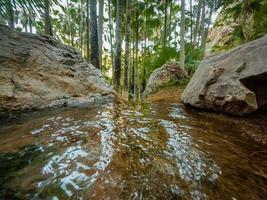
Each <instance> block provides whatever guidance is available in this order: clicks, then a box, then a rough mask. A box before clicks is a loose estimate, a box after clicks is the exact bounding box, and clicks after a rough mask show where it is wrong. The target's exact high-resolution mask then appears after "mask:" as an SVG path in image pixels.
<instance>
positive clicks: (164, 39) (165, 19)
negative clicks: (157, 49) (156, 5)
mask: <svg viewBox="0 0 267 200" xmlns="http://www.w3.org/2000/svg"><path fill="white" fill-rule="evenodd" d="M164 14H165V16H164V30H163V47H164V48H165V47H166V40H167V19H168V0H165V8H164Z"/></svg>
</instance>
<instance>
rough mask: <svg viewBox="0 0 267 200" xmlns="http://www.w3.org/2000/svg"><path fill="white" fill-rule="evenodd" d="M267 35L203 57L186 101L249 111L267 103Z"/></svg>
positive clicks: (240, 112) (242, 112)
mask: <svg viewBox="0 0 267 200" xmlns="http://www.w3.org/2000/svg"><path fill="white" fill-rule="evenodd" d="M266 63H267V35H266V36H264V37H262V38H260V39H257V40H255V41H253V42H250V43H247V44H245V45H242V46H239V47H237V48H235V49H232V50H231V51H228V52H226V53H223V54H220V55H217V56H213V57H210V58H207V59H205V60H203V61H202V62H201V64H200V66H199V67H198V69H197V70H196V72H195V74H194V75H193V77H192V79H191V81H190V82H189V84H188V85H187V87H186V89H185V90H184V92H183V94H182V101H183V102H184V103H185V104H190V105H192V106H195V107H198V108H204V109H210V110H215V111H222V112H225V113H230V114H234V115H245V114H249V113H252V112H254V111H256V110H257V109H258V108H260V107H263V106H265V105H266V104H267V64H266Z"/></svg>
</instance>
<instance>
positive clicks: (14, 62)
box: [0, 25, 115, 115]
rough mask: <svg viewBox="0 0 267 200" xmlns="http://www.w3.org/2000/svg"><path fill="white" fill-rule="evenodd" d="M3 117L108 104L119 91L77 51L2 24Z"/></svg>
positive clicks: (0, 110)
mask: <svg viewBox="0 0 267 200" xmlns="http://www.w3.org/2000/svg"><path fill="white" fill-rule="evenodd" d="M0 46H1V48H0V114H2V115H5V113H7V112H13V111H25V110H33V109H41V108H46V107H50V106H56V105H79V104H82V103H89V102H96V101H106V100H110V99H112V97H114V95H115V92H114V91H113V90H112V88H111V87H110V86H109V85H108V84H107V83H106V82H105V80H104V78H103V77H102V74H101V72H100V71H99V70H98V69H96V68H95V67H93V66H92V65H91V64H88V63H87V62H85V61H84V60H83V58H82V57H81V55H80V54H79V53H77V52H76V51H75V50H74V49H73V48H71V47H69V46H65V45H63V44H61V43H60V42H59V41H57V40H55V39H54V38H52V37H49V36H39V35H35V34H29V33H20V32H16V31H14V30H12V29H10V28H8V27H7V26H3V25H0Z"/></svg>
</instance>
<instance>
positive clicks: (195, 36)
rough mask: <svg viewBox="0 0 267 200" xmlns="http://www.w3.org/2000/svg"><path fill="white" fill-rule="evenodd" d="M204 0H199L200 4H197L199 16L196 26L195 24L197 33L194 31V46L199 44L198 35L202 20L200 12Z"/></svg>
mask: <svg viewBox="0 0 267 200" xmlns="http://www.w3.org/2000/svg"><path fill="white" fill-rule="evenodd" d="M201 2H202V0H198V5H197V18H196V26H195V33H194V41H193V48H195V47H196V44H197V36H198V33H199V22H200V14H201V5H202V3H201Z"/></svg>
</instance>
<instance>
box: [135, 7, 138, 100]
mask: <svg viewBox="0 0 267 200" xmlns="http://www.w3.org/2000/svg"><path fill="white" fill-rule="evenodd" d="M135 28H136V29H135V34H136V35H135V67H134V101H138V99H139V98H138V96H139V93H138V40H139V10H137V11H136V27H135Z"/></svg>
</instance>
